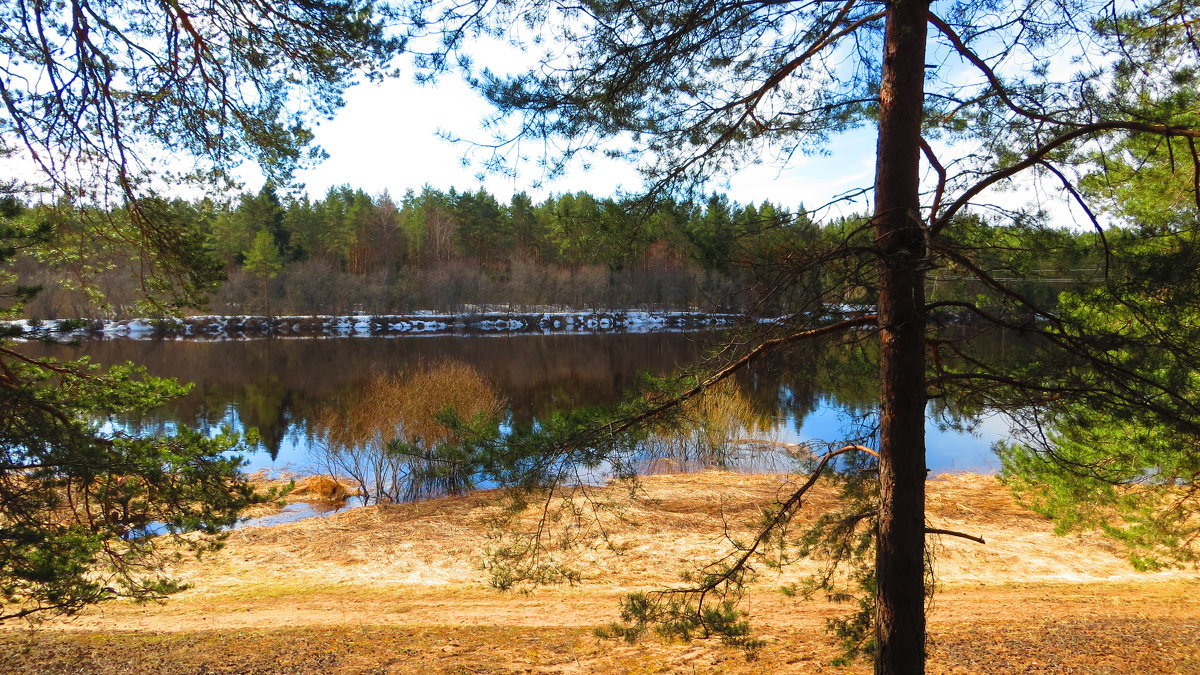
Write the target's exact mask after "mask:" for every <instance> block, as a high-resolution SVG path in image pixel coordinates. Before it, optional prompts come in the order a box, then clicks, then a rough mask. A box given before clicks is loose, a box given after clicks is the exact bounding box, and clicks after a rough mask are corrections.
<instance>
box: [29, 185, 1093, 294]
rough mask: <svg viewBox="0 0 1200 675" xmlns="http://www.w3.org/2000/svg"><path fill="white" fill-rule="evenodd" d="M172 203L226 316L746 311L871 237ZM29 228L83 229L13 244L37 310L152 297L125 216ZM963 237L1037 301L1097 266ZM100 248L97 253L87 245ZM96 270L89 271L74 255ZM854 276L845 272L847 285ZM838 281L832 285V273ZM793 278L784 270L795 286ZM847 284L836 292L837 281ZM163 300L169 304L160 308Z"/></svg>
mask: <svg viewBox="0 0 1200 675" xmlns="http://www.w3.org/2000/svg"><path fill="white" fill-rule="evenodd" d="M159 205H160V207H161V209H162V210H163V211H164V212H166V213H167V214H169V217H170V218H172V219H173V220H175V221H176V222H177V223H178V227H179V228H180V230H182V231H184V232H187V233H189V236H188V239H189V240H190V242H191V244H192V246H193V247H194V249H195V251H194V255H195V256H196V257H197V258H200V259H202V260H203V264H204V266H206V267H207V268H208V270H209V272H210V276H211V280H210V287H209V295H208V298H207V300H208V301H207V303H205V304H199V303H197V304H194V305H193V306H191V307H187V308H184V309H185V311H192V312H197V311H204V312H208V311H211V312H215V313H219V314H347V313H352V312H366V313H377V314H382V313H402V312H409V311H415V310H437V311H445V312H461V311H469V310H471V309H473V308H477V307H481V306H488V307H501V308H508V309H514V310H522V309H527V308H531V307H545V306H554V307H569V308H622V309H624V308H642V309H700V310H711V311H743V310H747V309H749V308H750V307H749V305H750V304H751V303H753V302H758V303H762V302H763V297H764V293H763V290H764V289H765V288H769V287H770V286H771V285H772V284H775V285H780V286H782V285H786V284H784V283H783V282H784V280H781V279H778V278H774V277H773V276H772V274H774V272H775V271H776V270H775V268H774V262H775V261H778V260H779V259H780V257H781V256H784V257H786V256H787V255H788V254H789V252H793V253H796V252H800V251H805V250H811V249H812V248H813V247H814V246H817V247H823V248H826V249H832V248H834V247H836V246H840V245H846V244H850V243H854V242H858V243H862V244H865V243H867V235H866V232H865V230H864V229H863V224H864V223H866V222H867V221H868V216H867V215H865V214H864V215H860V216H849V217H840V218H836V219H832V220H829V221H826V222H818V221H816V220H814V219H813V218H812V217H811V216H810V214H809V213H808V212H806V210H805V209H804V207H803V205H801V206H799V207H797V208H794V209H793V208H788V207H786V206H783V205H782V204H775V203H772V202H770V201H764V202H762V203H760V204H757V205H756V204H741V203H738V202H736V201H733V200H731V199H730V198H729V197H728V196H727V195H723V194H717V193H713V194H711V195H710V196H708V197H707V198H706V199H703V200H681V199H670V198H659V199H655V200H653V201H646V200H644V199H641V198H616V197H598V196H595V195H592V194H589V193H587V192H575V193H567V194H560V195H552V196H549V197H547V198H545V199H544V200H542V201H540V202H534V201H533V199H532V198H530V197H529V195H528V194H526V193H524V192H521V193H517V194H515V195H513V196H512V197H511V198H510V199H509V200H508V201H507V203H505V202H503V201H501V200H500V199H498V198H497V197H495V196H494V195H492V194H490V193H489V192H487V191H486V190H484V189H478V190H475V191H459V190H457V189H455V188H450V189H449V190H445V191H442V190H438V189H435V188H433V187H429V186H426V187H424V188H422V189H421V190H420V191H416V190H408V191H406V192H405V194H404V195H403V196H402V197H401V198H400V199H399V200H396V199H394V198H393V197H392V196H391V195H390V194H388V193H386V192H385V193H383V194H379V195H370V194H368V193H366V192H365V191H363V190H361V189H356V188H352V187H350V186H348V185H343V186H338V187H334V188H331V189H330V190H329V191H328V192H327V193H326V195H325V196H324V197H323V198H321V199H315V200H314V199H311V198H309V197H307V196H304V195H297V194H293V193H289V192H287V191H284V190H280V189H277V188H276V187H275V186H274V185H272V184H270V183H268V184H267V185H265V186H264V187H262V188H261V189H260V190H258V191H257V192H245V193H242V194H240V195H238V196H236V197H234V198H232V199H229V200H227V201H225V202H218V201H215V200H213V199H200V200H193V201H188V200H183V199H176V200H171V201H162V202H160V203H159ZM14 208H15V210H16V211H18V212H20V213H21V218H20V220H23V221H24V222H25V223H26V227H27V228H29V229H37V228H41V229H43V230H47V231H53V232H54V236H55V237H56V238H57V239H58V240H60V241H63V240H72V239H73V240H75V241H76V245H75V247H76V248H75V249H74V250H70V251H67V250H63V249H61V248H60V249H56V250H55V254H54V255H48V254H47V253H46V252H45V251H42V252H41V254H40V255H38V256H33V255H27V256H24V257H18V258H17V259H16V260H15V261H14V262H13V263H12V267H13V269H14V271H15V273H16V274H17V276H18V277H20V278H21V279H22V280H23V281H25V282H26V283H27V284H28V285H31V286H35V287H38V288H40V292H39V293H37V294H36V295H34V296H33V297H32V298H31V299H30V300H29V302H28V303H27V305H26V306H25V315H26V316H27V317H31V318H77V317H97V316H130V315H134V314H138V313H139V312H143V311H145V309H144V307H143V306H141V305H140V304H139V300H141V299H142V298H143V296H144V293H145V288H144V283H145V278H144V275H142V274H141V270H140V266H139V264H140V261H139V260H138V258H137V256H136V254H135V255H133V256H131V255H130V254H129V251H128V250H127V249H125V248H123V247H120V246H109V247H108V248H107V250H106V247H105V244H103V243H100V240H96V239H93V238H92V237H91V236H90V234H89V233H90V232H91V231H92V230H93V229H94V227H95V226H94V225H93V223H95V222H97V221H101V220H102V221H103V222H104V226H105V227H111V226H112V225H111V224H112V222H114V221H120V220H122V219H123V218H126V219H127V218H128V215H127V214H125V213H123V212H122V211H121V210H116V211H107V212H100V211H98V210H91V209H88V208H84V207H78V206H74V205H70V204H50V205H34V206H27V207H26V206H22V205H20V204H16V205H15V206H14ZM964 221H965V222H964V223H963V225H962V227H960V228H959V229H958V230H957V232H958V233H959V236H960V238H961V239H962V242H961V244H962V245H963V246H968V247H971V248H974V249H976V250H978V251H980V253H981V256H982V257H983V258H985V262H986V265H987V266H988V268H989V269H993V270H996V271H997V272H999V273H1000V274H1001V275H1002V276H1007V277H1011V279H1012V282H1013V283H1014V284H1015V285H1016V286H1017V287H1020V288H1022V289H1023V291H1024V292H1027V293H1029V294H1032V295H1033V296H1035V297H1037V298H1039V300H1047V301H1052V300H1053V298H1054V297H1055V296H1056V295H1057V294H1058V293H1060V292H1062V291H1063V290H1068V289H1071V288H1075V287H1079V286H1081V285H1082V286H1086V285H1087V284H1088V283H1090V282H1091V281H1094V280H1095V279H1097V278H1099V276H1100V275H1101V273H1102V270H1101V267H1102V264H1103V261H1102V259H1101V257H1100V256H1099V255H1098V254H1097V246H1096V244H1097V239H1096V235H1095V233H1091V232H1085V231H1079V230H1073V229H1070V228H1049V229H1046V228H1040V227H1024V226H1021V225H1020V224H1012V223H1008V224H999V223H989V222H984V221H983V220H980V219H978V218H974V219H964ZM82 248H89V249H91V250H89V251H87V255H81V251H80V250H79V249H82ZM85 260H86V261H87V264H88V265H89V267H87V268H83V267H81V264H82V263H81V261H85ZM850 272H851V270H847V269H845V268H838V267H836V266H831V267H829V268H828V269H826V270H825V273H824V275H823V276H825V277H828V278H827V279H826V280H825V281H824V282H823V283H819V284H818V285H819V286H820V287H821V288H822V289H823V292H822V293H820V294H819V295H820V298H819V299H820V300H821V301H822V302H824V303H826V304H846V303H852V304H867V303H871V302H874V300H875V298H874V295H873V293H872V291H871V290H870V289H871V288H873V287H875V285H876V284H875V283H874V281H873V280H871V279H869V278H855V277H854V275H853V274H851V275H850V276H849V277H847V274H848V273H850ZM847 278H849V280H850V283H845V282H846V279H847ZM835 282H836V283H835ZM787 283H790V281H789V282H787ZM930 283H931V286H930V293H931V296H932V297H933V298H935V299H936V298H938V297H947V298H950V297H963V294H964V293H966V294H967V295H979V294H984V295H986V288H983V287H982V286H980V285H979V284H978V283H977V282H975V281H973V279H972V278H971V276H970V275H969V274H967V273H962V272H956V271H955V270H954V269H953V268H948V269H944V270H939V271H938V273H937V274H935V275H932V276H931V277H930ZM835 286H836V288H835ZM809 290H811V287H809V288H808V289H806V291H805V292H803V293H797V292H792V293H791V294H790V296H788V295H780V294H776V295H774V296H771V295H770V294H769V293H768V294H767V296H768V297H769V300H768V301H767V302H766V304H765V305H762V304H760V305H758V306H756V307H754V309H755V310H756V311H767V312H774V313H783V312H788V311H796V310H798V309H803V308H804V307H805V306H806V305H808V304H811V302H812V300H813V295H812V293H809V292H808V291H809ZM152 311H154V312H159V311H162V307H158V308H154V309H153V310H152Z"/></svg>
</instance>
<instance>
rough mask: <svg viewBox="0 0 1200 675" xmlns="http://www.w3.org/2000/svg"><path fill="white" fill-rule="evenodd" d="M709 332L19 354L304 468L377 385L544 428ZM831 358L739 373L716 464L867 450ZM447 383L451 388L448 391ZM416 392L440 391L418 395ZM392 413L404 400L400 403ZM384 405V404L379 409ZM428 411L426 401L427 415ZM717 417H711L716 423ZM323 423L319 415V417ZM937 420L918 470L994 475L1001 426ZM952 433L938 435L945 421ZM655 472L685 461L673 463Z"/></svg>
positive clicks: (659, 367) (273, 463) (779, 463)
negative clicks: (140, 385) (156, 389)
mask: <svg viewBox="0 0 1200 675" xmlns="http://www.w3.org/2000/svg"><path fill="white" fill-rule="evenodd" d="M719 337H720V336H719V335H715V334H704V333H659V334H618V335H612V334H609V335H605V334H600V335H545V336H539V335H533V336H528V335H527V336H507V337H485V336H479V337H459V336H448V337H401V338H344V339H297V340H285V339H264V340H247V341H229V342H187V341H134V340H110V341H92V342H85V343H82V344H80V345H76V346H65V345H29V346H28V347H27V348H26V351H28V352H38V353H42V354H48V355H54V356H57V357H59V358H75V357H79V356H82V355H85V354H86V355H89V356H90V357H91V358H92V359H93V360H95V361H97V362H100V363H117V362H124V361H133V362H136V363H140V364H143V365H145V366H146V367H147V368H148V370H149V371H150V372H151V373H152V374H155V375H162V376H168V377H174V378H178V379H180V380H182V381H188V382H193V383H195V388H194V389H193V390H192V392H191V393H190V394H188V395H187V396H186V397H184V398H183V399H181V400H179V401H177V402H176V403H175V404H174V405H173V406H171V407H170V408H169V409H164V410H159V411H156V413H155V414H153V415H150V416H148V417H145V418H141V419H125V420H119V421H118V424H119V425H121V426H124V427H125V428H127V429H130V430H132V431H135V432H142V433H148V432H153V431H156V430H169V429H170V428H171V427H173V426H174V425H177V424H180V423H185V424H190V425H195V426H199V427H202V428H204V427H208V428H212V427H216V426H220V425H225V424H228V425H231V426H232V427H233V428H235V429H244V428H247V427H255V428H257V429H258V430H259V432H260V434H261V437H262V443H261V446H260V448H259V450H258V451H257V452H255V453H253V454H251V455H250V456H249V458H248V459H249V469H250V470H257V469H289V470H295V471H305V470H309V469H313V468H316V467H317V466H318V461H317V459H316V456H317V455H319V452H314V445H318V446H319V437H320V433H319V432H320V429H321V424H322V419H327V417H328V415H329V414H330V412H331V411H337V410H338V409H339V408H345V407H347V406H358V407H359V408H362V410H361V411H356V412H362V414H364V415H368V414H370V406H369V405H368V403H369V402H370V401H371V400H372V396H371V390H370V387H371V386H373V385H372V384H371V383H372V382H373V381H375V380H376V379H377V378H378V376H380V375H385V374H398V377H399V379H400V380H401V381H402V380H403V378H404V373H409V372H413V371H414V370H419V369H421V368H423V367H424V368H428V367H431V366H433V365H436V364H442V363H461V364H468V365H469V366H470V367H471V368H473V369H474V370H475V371H476V372H477V373H478V374H479V375H480V376H481V377H482V378H483V379H484V380H486V381H487V382H489V383H490V384H491V385H492V386H493V387H494V389H495V390H496V391H497V392H498V393H499V396H500V398H501V399H502V400H503V406H504V410H505V412H504V413H503V414H504V417H505V419H506V422H505V424H507V425H514V424H523V423H528V422H531V421H535V420H540V419H546V418H547V417H548V416H549V415H551V414H552V413H553V412H555V411H556V410H562V409H564V408H570V407H577V406H583V405H593V404H605V403H613V402H616V401H618V400H619V399H620V398H621V396H622V394H623V393H624V392H625V391H627V390H628V389H630V388H632V387H634V386H636V385H637V384H638V383H639V381H640V380H639V378H640V374H641V373H650V374H653V375H659V376H665V375H668V374H670V373H671V372H672V371H673V370H674V369H676V368H678V367H682V366H685V365H687V364H689V363H694V362H696V361H697V360H699V359H701V358H702V357H703V356H704V354H705V353H706V351H707V350H708V349H709V347H710V346H711V344H712V343H713V342H714V341H715V340H718V339H719ZM866 363H867V361H864V362H863V363H853V362H852V361H851V362H847V361H846V359H845V356H844V355H840V354H838V355H830V354H828V353H826V352H822V351H815V350H809V351H796V352H792V353H790V354H786V355H782V356H780V357H779V358H777V359H775V360H774V361H772V362H769V363H764V364H762V365H761V366H758V367H756V368H755V369H754V370H751V371H748V372H745V373H743V374H742V375H741V376H739V377H738V378H737V379H736V380H735V381H734V382H733V384H732V385H730V387H729V388H727V389H726V390H725V391H723V392H722V398H721V401H720V402H719V404H718V405H713V406H710V407H709V408H706V409H705V411H704V412H703V413H700V414H702V415H703V416H704V417H705V419H704V420H698V421H697V425H698V427H697V428H699V427H701V426H702V427H704V428H705V429H709V428H716V429H717V432H715V433H721V434H723V435H725V436H728V437H729V439H727V440H737V441H745V440H760V441H761V440H765V441H768V442H767V443H759V444H741V445H738V446H737V447H736V448H733V449H732V450H731V451H730V453H729V454H727V455H726V456H725V461H726V464H727V466H729V468H734V469H739V470H746V471H776V470H787V469H788V468H790V465H791V463H792V459H791V457H792V456H791V455H790V454H789V453H788V452H786V451H785V450H784V448H786V446H787V444H800V443H802V444H811V445H813V446H814V447H820V445H821V444H823V443H837V444H841V443H842V442H843V441H845V440H849V439H853V440H856V441H865V442H867V443H868V444H870V426H871V422H872V419H873V418H872V416H871V414H872V412H873V410H874V405H875V400H876V395H875V392H874V382H873V373H872V372H871V370H870V367H869V365H865V364H866ZM450 388H453V387H452V386H451V387H450ZM421 395H422V396H427V397H430V398H431V399H432V400H434V401H436V400H439V398H438V397H441V396H448V395H449V393H448V392H447V391H446V390H445V389H444V388H442V387H439V386H428V387H426V388H425V389H423V390H422V392H421ZM397 405H401V406H403V405H409V404H408V403H404V402H399V403H397ZM383 407H384V408H387V405H384V406H383ZM435 407H437V406H435ZM722 415H724V416H726V417H728V418H729V419H727V420H724V421H720V420H718V421H715V422H714V421H713V420H712V419H711V418H713V417H715V416H722ZM323 416H325V417H323ZM966 422H968V421H965V420H962V419H956V418H955V417H954V416H953V415H951V414H949V413H948V412H947V411H944V410H943V411H936V410H934V409H933V408H932V407H931V409H930V415H929V422H928V463H929V468H930V469H931V470H932V471H933V472H935V473H938V472H945V471H974V472H994V471H996V470H998V469H999V462H998V461H997V459H996V457H995V456H994V454H993V453H992V452H991V449H990V448H991V444H992V443H993V442H994V441H995V440H998V439H1000V438H1002V437H1003V436H1004V435H1006V433H1007V430H1008V429H1007V424H1006V423H1005V421H1004V420H1003V419H1002V418H1001V417H988V418H984V419H982V420H975V421H974V422H973V423H972V425H971V426H972V430H971V431H964V430H962V429H961V427H962V426H964V425H965V423H966ZM948 424H949V425H950V426H952V427H958V428H956V429H947V428H945V427H946V426H947V425H948ZM674 460H676V461H674V462H668V463H666V464H656V465H654V466H653V467H652V468H654V469H655V470H671V469H672V468H678V467H680V466H686V465H689V462H688V461H686V458H679V457H676V458H674Z"/></svg>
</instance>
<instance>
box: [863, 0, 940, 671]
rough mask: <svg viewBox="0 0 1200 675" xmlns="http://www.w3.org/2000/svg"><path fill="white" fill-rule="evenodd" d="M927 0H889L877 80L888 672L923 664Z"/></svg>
mask: <svg viewBox="0 0 1200 675" xmlns="http://www.w3.org/2000/svg"><path fill="white" fill-rule="evenodd" d="M928 7H929V5H928V2H926V1H925V0H894V1H893V2H892V3H890V6H889V12H888V17H887V25H886V29H885V34H884V58H883V71H882V79H881V82H880V90H879V145H878V148H877V155H876V171H875V214H874V218H875V240H876V245H877V246H878V247H879V250H880V256H881V260H880V286H879V326H880V334H879V339H880V344H881V350H880V352H881V354H880V397H881V401H880V430H879V452H880V458H879V497H880V512H879V531H878V535H877V536H878V539H877V547H876V558H875V572H876V579H877V582H878V587H877V588H878V590H877V592H876V615H875V638H876V646H877V648H878V652H877V654H876V657H875V672H876V673H879V674H883V673H887V674H889V675H890V674H900V673H904V674H906V675H907V674H911V673H921V672H924V669H925V574H924V571H925V473H926V472H925V402H926V397H925V311H924V307H925V285H924V272H925V271H924V264H925V229H924V227H923V224H922V219H921V214H920V194H919V189H920V156H921V154H920V153H921V118H922V110H923V104H924V91H925V86H924V85H925V37H926V16H927V12H928Z"/></svg>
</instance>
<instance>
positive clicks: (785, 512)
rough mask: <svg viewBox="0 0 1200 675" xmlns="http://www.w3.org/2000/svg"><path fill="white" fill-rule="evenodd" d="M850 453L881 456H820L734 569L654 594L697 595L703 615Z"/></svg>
mask: <svg viewBox="0 0 1200 675" xmlns="http://www.w3.org/2000/svg"><path fill="white" fill-rule="evenodd" d="M847 452H866V453H868V454H871V455H873V456H875V457H879V453H878V452H876V451H874V450H872V449H870V448H868V447H865V446H862V445H846V446H842V447H840V448H838V449H837V450H830V451H829V452H827V453H825V454H824V455H821V460H820V461H819V462H818V463H817V466H816V467H815V468H814V469H813V471H812V473H811V474H810V475H809V477H808V480H806V481H805V482H804V484H803V485H801V486H800V488H799V489H797V490H796V491H795V492H793V493H792V494H791V496H789V497H788V498H787V500H785V501H784V502H783V503H782V504H780V505H779V510H778V511H776V512H775V515H774V516H773V517H772V518H771V520H770V521H769V522H767V524H766V525H765V526H764V527H762V528H761V529H760V530H759V532H758V536H756V537H755V538H754V541H753V542H751V543H750V545H749V546H747V547H746V548H745V549H743V550H742V554H741V555H740V556H738V558H737V560H736V561H735V562H734V563H733V564H732V565H730V566H729V567H728V568H726V569H725V570H724V571H722V572H721V573H720V574H715V575H712V576H711V577H710V578H709V579H708V580H707V581H706V582H705V583H703V584H701V585H699V586H696V587H694V588H672V589H667V590H663V591H656V592H655V593H656V594H657V595H660V596H663V595H679V594H684V593H697V594H699V599H698V600H697V603H696V613H697V614H700V613H701V609H702V608H703V606H704V599H705V597H706V596H707V595H708V594H709V593H711V592H712V591H714V590H715V589H716V588H717V587H718V586H720V585H721V584H722V583H725V582H727V581H730V580H731V579H733V577H734V575H735V574H736V573H737V572H739V571H740V570H742V569H744V568H745V567H746V564H747V563H748V562H749V561H750V558H751V557H752V556H753V555H754V553H755V552H756V551H757V550H758V548H759V547H760V546H762V544H763V542H764V541H766V540H767V539H768V537H770V535H771V533H772V532H773V531H774V530H775V528H776V527H778V526H780V525H782V524H783V523H784V522H786V521H787V520H789V519H790V518H791V515H792V512H793V510H795V509H797V508H799V507H800V506H802V505H803V498H804V495H805V494H807V493H808V491H809V490H810V489H812V487H813V486H814V485H816V484H817V481H818V480H819V479H820V478H821V475H822V473H823V472H824V470H825V467H826V466H828V465H829V462H831V461H832V460H833V459H834V458H835V457H837V456H839V455H842V454H845V453H847Z"/></svg>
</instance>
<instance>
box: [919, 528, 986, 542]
mask: <svg viewBox="0 0 1200 675" xmlns="http://www.w3.org/2000/svg"><path fill="white" fill-rule="evenodd" d="M925 534H944V535H947V536H950V537H962V538H963V539H970V540H971V541H974V542H977V543H980V544H986V543H987V542H986V541H984V540H983V537H977V536H975V535H973V534H965V533H963V532H955V531H954V530H943V529H941V528H937V527H927V528H925Z"/></svg>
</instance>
